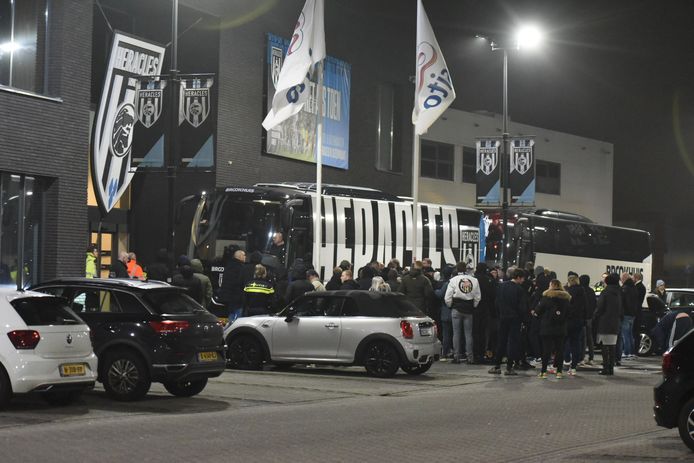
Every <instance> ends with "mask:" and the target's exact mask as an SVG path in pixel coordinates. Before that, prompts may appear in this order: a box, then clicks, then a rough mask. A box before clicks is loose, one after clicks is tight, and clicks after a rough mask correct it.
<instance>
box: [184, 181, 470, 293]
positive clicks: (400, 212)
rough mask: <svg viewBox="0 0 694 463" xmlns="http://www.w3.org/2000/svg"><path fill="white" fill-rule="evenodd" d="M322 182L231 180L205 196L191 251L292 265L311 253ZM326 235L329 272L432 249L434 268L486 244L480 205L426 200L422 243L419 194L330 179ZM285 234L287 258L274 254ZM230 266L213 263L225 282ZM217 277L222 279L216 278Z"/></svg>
mask: <svg viewBox="0 0 694 463" xmlns="http://www.w3.org/2000/svg"><path fill="white" fill-rule="evenodd" d="M315 188H316V187H315V184H310V183H259V184H256V185H254V186H252V187H229V188H224V189H220V190H218V191H216V192H215V193H214V194H208V195H202V197H201V198H200V200H199V202H198V205H197V209H196V211H195V215H194V218H193V224H192V229H191V239H190V244H189V249H188V255H189V256H195V257H197V258H200V259H201V260H202V261H203V262H206V263H207V264H208V267H209V266H210V265H211V264H212V263H213V262H215V259H217V261H219V258H220V256H222V255H223V253H224V249H225V247H228V246H230V245H236V246H238V247H239V248H241V249H243V250H245V251H246V253H247V254H250V253H251V252H253V251H259V252H261V253H263V254H264V260H263V262H266V263H268V264H270V265H271V266H274V265H279V266H284V267H289V266H290V265H291V264H292V262H294V259H296V258H303V259H312V256H314V255H316V254H317V251H318V248H317V246H318V243H314V240H313V223H314V222H313V217H314V215H313V214H316V213H317V207H316V205H315V204H314V203H315V191H316V189H315ZM322 202H323V204H322V207H321V217H322V225H323V230H322V243H320V253H319V255H320V262H313V261H312V263H313V265H314V266H315V268H316V270H317V271H318V272H319V273H320V274H321V275H322V276H323V277H324V278H326V279H327V278H330V276H331V275H332V270H333V268H335V267H336V266H337V265H339V264H340V262H341V261H342V260H348V261H349V262H351V263H352V264H353V265H354V267H355V268H357V269H358V268H361V267H362V266H364V265H366V264H368V263H369V262H372V261H374V260H377V261H379V262H383V263H385V264H387V263H388V262H389V261H390V260H391V259H393V258H396V259H398V260H399V261H400V263H401V264H402V265H403V266H405V265H408V264H409V263H411V262H412V259H413V256H414V257H417V258H418V259H422V258H425V257H428V258H430V259H431V260H432V265H433V267H434V268H441V267H442V266H443V265H445V264H455V263H456V262H459V261H461V260H464V261H466V262H468V263H469V264H470V265H472V266H474V265H476V264H477V261H478V259H479V252H480V223H481V212H480V211H479V210H477V209H472V208H463V207H454V206H444V205H439V204H424V203H420V204H419V206H420V214H419V221H418V222H419V231H418V234H417V247H416V249H415V247H414V243H413V242H412V241H413V240H412V233H411V232H410V230H411V228H410V227H411V224H412V202H411V201H409V200H407V199H406V198H402V197H398V196H395V195H392V194H389V193H387V192H383V191H379V190H375V189H370V188H360V187H350V186H342V185H324V186H323V196H322ZM277 232H281V233H282V234H283V236H284V243H285V244H284V246H285V248H284V252H283V253H282V254H283V256H284V262H278V259H274V260H273V257H272V256H270V255H269V251H270V249H271V247H272V244H273V243H272V238H273V236H274V235H275V233H277ZM222 271H223V268H220V266H219V265H212V272H211V273H212V279H213V283H214V284H215V286H216V285H217V284H219V280H218V278H219V277H221V272H222ZM215 280H216V281H215Z"/></svg>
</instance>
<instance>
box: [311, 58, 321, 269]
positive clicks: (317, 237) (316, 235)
mask: <svg viewBox="0 0 694 463" xmlns="http://www.w3.org/2000/svg"><path fill="white" fill-rule="evenodd" d="M316 98H317V99H318V102H317V104H316V108H317V109H316V136H315V138H314V139H315V140H316V199H315V200H316V206H315V207H314V211H316V210H317V212H314V214H313V215H314V217H313V239H314V244H313V262H315V265H314V267H315V268H316V270H317V271H318V275H319V277H320V278H321V280H322V279H323V270H322V267H321V260H320V251H321V246H322V245H323V222H322V217H321V216H322V206H323V61H321V62H319V63H318V85H317V89H316Z"/></svg>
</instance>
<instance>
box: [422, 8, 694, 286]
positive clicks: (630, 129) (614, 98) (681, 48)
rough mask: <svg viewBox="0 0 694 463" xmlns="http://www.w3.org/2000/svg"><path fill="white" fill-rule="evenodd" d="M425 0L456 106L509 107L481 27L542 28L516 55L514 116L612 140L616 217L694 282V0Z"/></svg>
mask: <svg viewBox="0 0 694 463" xmlns="http://www.w3.org/2000/svg"><path fill="white" fill-rule="evenodd" d="M413 3H414V2H413ZM424 7H425V9H426V10H427V13H428V15H429V18H430V20H431V22H432V26H433V28H434V32H435V34H436V35H437V38H438V41H439V44H440V45H441V48H442V51H443V54H444V56H445V58H446V61H447V63H448V66H449V68H450V70H451V72H452V75H453V79H454V85H455V89H456V93H457V99H456V101H455V102H454V103H453V107H455V108H458V109H462V110H467V111H475V110H489V111H493V112H496V113H499V114H501V112H502V96H501V95H502V54H501V52H491V51H490V49H489V45H488V44H487V43H485V42H484V41H483V40H481V39H475V38H474V37H475V34H482V35H486V36H489V37H491V38H493V39H494V40H497V41H499V42H503V41H504V39H505V35H507V34H508V33H509V32H510V31H513V30H515V29H516V28H517V27H516V26H517V25H518V24H523V23H527V22H531V23H535V24H537V25H538V26H540V27H542V29H543V30H544V31H545V34H546V40H545V43H544V45H543V47H542V48H541V49H538V50H535V51H532V52H531V51H514V52H513V53H512V54H511V56H510V58H509V114H510V117H511V120H513V121H517V122H521V123H525V124H530V125H535V126H539V127H545V128H549V129H553V130H558V131H561V132H566V133H572V134H575V135H579V136H585V137H590V138H595V139H599V140H604V141H607V142H610V143H613V144H614V171H615V175H614V197H613V198H614V203H613V220H614V222H615V224H617V225H627V226H633V227H638V228H643V229H646V230H649V231H650V232H651V233H652V235H653V237H654V249H655V252H654V257H655V260H654V272H656V273H658V274H657V275H654V276H656V277H657V278H660V277H664V278H665V279H666V280H667V281H672V282H673V283H675V282H677V284H686V283H692V282H694V272H692V273H691V274H690V275H689V277H687V276H686V275H685V273H684V271H683V269H684V268H685V267H686V266H687V265H692V266H694V246H692V245H691V240H690V236H691V234H692V233H691V230H692V226H694V214H692V210H693V209H694V206H692V197H693V194H692V193H694V181H693V179H694V1H660V2H659V1H639V0H631V1H612V0H610V1H558V0H556V1H537V0H536V1H531V0H513V1H511V0H508V1H501V0H485V1H481V0H457V1H454V0H424ZM571 174H572V173H571V172H568V171H566V170H563V171H562V175H563V176H565V175H571ZM658 256H664V262H663V261H660V259H659V258H658ZM661 266H664V269H663V268H662V267H661Z"/></svg>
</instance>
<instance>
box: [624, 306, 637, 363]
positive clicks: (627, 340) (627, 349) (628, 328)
mask: <svg viewBox="0 0 694 463" xmlns="http://www.w3.org/2000/svg"><path fill="white" fill-rule="evenodd" d="M633 331H634V317H633V316H631V315H625V316H624V320H622V353H623V354H624V355H635V352H634V333H633Z"/></svg>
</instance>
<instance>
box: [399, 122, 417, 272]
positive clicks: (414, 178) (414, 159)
mask: <svg viewBox="0 0 694 463" xmlns="http://www.w3.org/2000/svg"><path fill="white" fill-rule="evenodd" d="M413 133H414V140H413V142H412V262H414V261H415V260H417V257H418V256H417V255H416V254H417V232H418V226H417V224H418V222H419V150H420V143H419V135H418V134H417V130H416V129H415V130H414V131H413ZM403 265H404V262H403Z"/></svg>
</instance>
